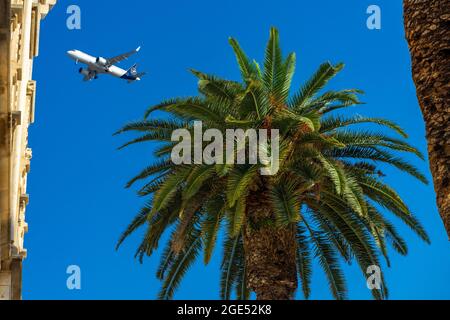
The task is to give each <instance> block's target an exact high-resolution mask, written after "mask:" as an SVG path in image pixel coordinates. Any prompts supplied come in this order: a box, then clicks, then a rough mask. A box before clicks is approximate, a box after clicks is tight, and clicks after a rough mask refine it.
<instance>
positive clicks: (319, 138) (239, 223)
mask: <svg viewBox="0 0 450 320" xmlns="http://www.w3.org/2000/svg"><path fill="white" fill-rule="evenodd" d="M230 44H231V46H232V48H233V50H234V53H235V55H236V58H237V62H238V65H239V68H240V71H241V74H242V81H241V82H235V81H229V80H225V79H221V78H219V77H216V76H213V75H209V74H205V73H202V72H199V71H196V70H192V73H193V74H194V75H195V76H196V77H197V78H198V79H199V84H198V91H199V95H198V96H194V97H187V98H176V99H170V100H168V101H164V102H162V103H160V104H158V105H156V106H153V107H151V108H149V109H148V110H147V112H146V113H145V119H144V120H141V121H137V122H133V123H129V124H127V125H125V126H124V127H123V128H122V129H121V130H119V131H118V132H117V133H124V132H129V131H136V132H138V133H140V135H139V137H137V138H135V139H133V140H131V141H129V142H128V143H126V144H125V145H123V146H122V148H123V147H126V146H129V145H132V144H135V143H141V142H145V141H157V142H158V143H159V144H158V145H159V147H158V149H157V150H156V151H155V156H156V157H157V158H159V160H158V161H156V162H155V163H152V164H151V165H150V166H149V167H147V168H145V169H144V170H143V171H142V172H140V173H139V174H138V175H136V176H135V177H134V178H133V179H132V180H131V181H130V182H129V183H128V184H127V187H130V186H131V185H133V184H134V183H135V182H137V181H142V180H143V181H145V183H144V185H143V186H142V187H141V188H140V190H139V191H138V193H139V195H140V196H143V197H148V198H149V201H148V203H147V205H145V206H144V208H143V209H142V210H141V211H140V212H139V214H138V215H137V216H136V218H135V219H134V220H133V221H132V222H131V224H130V225H129V226H128V228H127V229H126V231H125V232H124V233H123V235H122V236H121V238H120V240H119V242H118V245H117V246H120V244H121V243H122V242H123V241H124V239H125V238H127V237H128V236H129V235H130V234H131V233H133V232H134V231H135V230H136V229H138V228H139V227H141V226H145V228H146V231H145V234H144V238H143V240H142V242H141V244H140V245H139V247H138V249H137V252H136V256H137V257H139V258H140V260H141V261H142V259H143V258H144V256H150V255H151V254H152V253H153V252H154V250H155V249H156V248H157V247H158V243H159V240H160V239H161V236H162V234H163V233H164V232H165V231H169V230H170V232H171V235H170V239H169V240H168V241H167V243H166V244H165V249H164V252H163V254H162V259H161V263H160V265H159V269H158V271H157V277H158V278H159V279H161V280H162V282H163V284H162V289H161V291H160V293H159V298H160V299H170V298H172V297H173V294H174V291H175V289H176V288H177V287H178V285H179V284H180V282H181V280H182V278H183V276H184V275H185V273H186V271H187V270H188V268H189V267H190V266H191V265H192V263H193V262H194V261H195V259H196V258H197V257H198V256H199V255H200V253H201V252H203V256H204V258H203V259H204V262H205V263H206V264H207V263H208V262H209V261H210V259H211V256H212V254H213V251H214V248H215V246H216V241H217V239H218V238H222V235H223V238H224V243H223V252H222V265H221V281H220V284H221V292H220V296H221V298H222V299H230V298H231V297H232V296H234V294H235V297H236V298H238V299H248V298H249V294H250V293H251V292H255V293H256V296H257V298H258V299H292V298H293V297H294V294H295V292H296V289H297V287H298V283H297V279H298V278H299V279H300V281H301V288H302V290H303V293H304V295H305V297H306V298H308V297H309V295H310V283H311V272H312V260H313V258H316V259H318V262H319V263H320V265H321V267H322V268H323V270H324V271H325V274H326V276H327V278H328V282H329V286H330V290H331V292H332V294H333V296H334V297H335V298H336V299H345V298H346V296H347V289H346V285H345V279H344V276H343V273H342V270H341V262H347V263H350V262H351V261H352V260H356V261H357V263H358V264H359V266H360V267H361V270H362V272H363V274H364V275H365V273H366V270H367V268H368V267H369V266H371V265H380V260H379V258H380V255H381V256H383V257H384V258H385V259H386V261H387V264H389V259H388V254H387V245H388V244H390V245H391V246H392V248H393V249H394V250H396V251H397V252H399V253H400V254H402V255H405V254H406V253H407V245H406V243H405V241H404V240H403V239H402V238H401V237H400V236H399V234H398V233H397V231H396V229H395V227H394V225H393V224H392V223H391V222H389V220H388V219H387V218H386V217H385V214H384V211H389V212H391V213H392V214H393V215H395V216H397V217H399V218H400V219H401V220H402V221H403V222H404V223H406V224H407V225H408V226H409V227H410V228H411V229H412V230H414V231H415V232H416V233H417V234H418V235H419V236H420V238H422V239H423V240H425V241H426V242H428V241H429V239H428V236H427V234H426V232H425V231H424V229H423V228H422V227H421V225H420V224H419V222H418V221H417V220H416V219H415V218H414V216H413V215H412V214H411V212H410V211H409V209H408V207H407V206H406V204H405V203H404V202H403V201H402V199H401V198H400V196H399V195H398V194H397V193H396V192H395V190H394V189H392V188H391V187H390V186H388V185H387V184H386V183H384V182H383V181H382V177H383V173H382V172H381V171H380V170H379V168H378V167H377V164H378V163H384V164H387V165H391V166H393V167H395V168H397V169H399V170H401V171H404V172H406V173H408V174H410V175H412V176H414V177H416V178H417V179H419V180H420V181H422V182H424V183H426V182H427V181H426V178H425V177H424V176H423V175H422V174H421V173H420V172H419V171H418V170H417V169H416V168H415V167H414V166H412V165H411V164H409V163H407V162H406V161H404V160H402V158H400V157H399V156H397V155H396V154H395V153H396V152H408V153H413V154H416V155H417V156H419V157H422V155H421V154H420V152H419V151H418V150H417V149H415V148H414V147H412V146H411V145H409V144H408V143H406V142H405V141H404V140H403V139H401V138H395V137H391V136H388V135H386V134H384V133H378V132H374V131H370V130H363V131H361V130H360V131H356V130H351V129H350V127H351V126H352V125H355V124H362V123H373V124H376V125H380V126H383V127H386V128H388V129H389V130H392V131H393V132H395V133H396V134H398V135H400V136H401V137H406V134H405V133H404V131H403V130H402V129H401V128H400V127H399V126H398V125H396V124H394V123H392V122H390V121H387V120H384V119H378V118H367V117H362V116H344V115H339V114H335V115H333V113H334V112H336V111H338V110H340V109H343V108H347V107H350V106H354V105H358V104H361V103H360V101H359V99H358V94H359V93H361V91H359V90H355V89H347V90H341V91H327V92H325V93H322V94H320V92H321V91H322V88H324V86H325V85H326V84H327V83H328V81H329V80H330V79H331V78H333V77H334V76H335V75H336V74H337V73H338V72H339V71H340V70H341V69H342V68H343V65H342V64H337V65H332V64H330V63H328V62H327V63H324V64H322V65H321V66H320V67H319V69H318V70H317V72H316V73H315V74H314V75H313V76H312V77H311V79H310V80H309V81H307V82H306V83H305V84H304V86H303V87H301V89H300V90H299V91H298V92H297V93H296V94H294V95H292V96H290V95H289V92H290V87H291V80H292V77H293V74H294V69H295V54H294V53H291V54H289V55H288V56H287V58H284V57H283V56H282V53H281V50H280V47H279V39H278V32H277V30H276V29H271V31H270V38H269V42H268V45H267V49H266V57H265V61H264V69H262V68H260V66H259V65H258V64H257V63H256V62H253V61H251V60H249V58H248V57H247V56H246V54H245V53H244V52H243V50H242V49H241V47H240V46H239V44H238V42H237V41H236V40H234V39H230ZM156 110H159V111H164V112H166V113H168V114H169V115H171V116H170V117H165V118H150V115H151V114H153V112H154V111H156ZM195 120H198V121H202V122H203V127H204V129H208V128H217V129H219V130H220V131H221V132H225V130H226V129H230V128H232V129H235V128H244V129H246V128H257V129H261V128H263V129H278V130H279V139H280V169H279V171H278V173H277V174H276V175H272V176H270V175H261V174H260V171H259V169H261V167H262V166H263V165H262V164H254V165H251V164H239V165H238V164H209V165H208V164H184V165H175V164H174V163H173V162H172V161H171V160H170V154H171V150H172V148H173V146H174V145H175V142H172V141H171V134H172V132H173V130H175V129H180V128H184V129H187V130H189V131H190V132H192V131H193V121H195ZM382 209H383V210H382ZM219 234H220V235H221V236H220V237H219ZM372 292H373V295H374V297H375V298H378V299H382V298H385V297H386V296H387V288H386V285H385V284H384V281H382V283H381V287H380V289H379V290H373V291H372Z"/></svg>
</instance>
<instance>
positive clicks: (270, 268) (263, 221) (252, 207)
mask: <svg viewBox="0 0 450 320" xmlns="http://www.w3.org/2000/svg"><path fill="white" fill-rule="evenodd" d="M247 219H248V220H247V224H246V228H245V230H244V251H245V263H246V271H247V275H246V276H247V286H248V288H249V289H250V290H252V291H254V292H255V293H256V297H257V299H258V300H290V299H293V298H294V294H295V291H296V289H297V270H296V261H295V260H296V250H295V248H296V245H295V244H296V242H295V241H296V237H295V230H294V228H275V226H274V225H273V222H274V221H275V220H274V214H273V212H272V210H271V206H270V201H269V198H268V194H267V190H264V191H257V192H252V193H251V195H250V196H248V197H247Z"/></svg>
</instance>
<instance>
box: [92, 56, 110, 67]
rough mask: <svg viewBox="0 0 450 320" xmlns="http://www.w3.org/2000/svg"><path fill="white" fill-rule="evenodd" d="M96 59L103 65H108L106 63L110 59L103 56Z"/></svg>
mask: <svg viewBox="0 0 450 320" xmlns="http://www.w3.org/2000/svg"><path fill="white" fill-rule="evenodd" d="M95 61H96V62H97V63H98V64H100V65H102V66H106V64H107V63H108V61H107V60H106V59H105V58H102V57H98V58H97V59H96V60H95Z"/></svg>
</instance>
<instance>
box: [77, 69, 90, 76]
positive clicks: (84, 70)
mask: <svg viewBox="0 0 450 320" xmlns="http://www.w3.org/2000/svg"><path fill="white" fill-rule="evenodd" d="M78 72H79V73H81V74H82V75H83V76H89V75H90V72H89V70H87V69H83V68H80V70H78Z"/></svg>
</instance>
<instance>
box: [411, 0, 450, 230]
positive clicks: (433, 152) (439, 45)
mask: <svg viewBox="0 0 450 320" xmlns="http://www.w3.org/2000/svg"><path fill="white" fill-rule="evenodd" d="M449 8H450V1H449V0H428V1H415V0H405V1H404V17H405V19H404V20H405V31H406V38H407V40H408V44H409V49H410V52H411V57H412V73H413V78H414V82H415V84H416V88H417V96H418V98H419V104H420V108H421V110H422V114H423V117H424V120H425V128H426V134H427V140H428V154H429V159H430V168H431V173H432V174H433V180H434V188H435V190H436V197H437V205H438V208H439V211H440V214H441V217H442V220H443V222H444V226H445V228H446V229H447V233H448V236H449V237H450V173H449V167H450V145H449V142H448V141H449V140H450V125H449V124H450V112H449V105H448V104H449V101H450V87H449V83H450V48H449V45H448V44H449V42H450V29H449V27H448V25H449V21H450V11H449Z"/></svg>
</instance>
